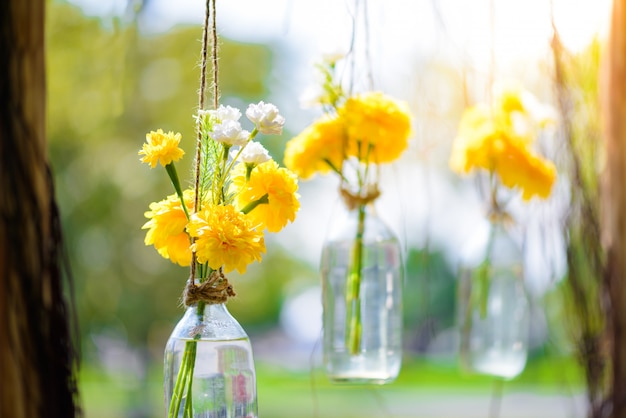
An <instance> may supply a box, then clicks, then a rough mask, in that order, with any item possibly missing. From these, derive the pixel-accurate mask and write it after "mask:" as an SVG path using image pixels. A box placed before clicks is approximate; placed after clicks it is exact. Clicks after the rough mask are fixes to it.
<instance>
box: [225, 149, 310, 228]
mask: <svg viewBox="0 0 626 418" xmlns="http://www.w3.org/2000/svg"><path fill="white" fill-rule="evenodd" d="M232 180H233V183H232V185H231V191H232V192H233V193H234V194H235V206H236V207H237V209H238V210H244V209H245V208H246V207H250V205H251V204H253V205H254V204H255V203H256V202H260V204H258V205H256V206H254V208H253V209H252V210H251V211H250V212H248V217H249V218H250V219H251V220H252V222H253V223H254V224H260V225H261V226H262V227H263V228H267V230H268V231H269V232H278V231H280V230H281V229H283V228H284V227H285V225H287V223H288V222H293V221H294V219H295V218H296V212H297V211H298V209H300V202H299V201H298V198H299V195H298V193H297V191H298V180H297V177H296V175H295V174H294V173H292V172H291V171H289V170H287V169H285V168H282V167H280V166H279V165H278V164H277V163H276V162H275V161H274V160H270V161H267V162H265V163H262V164H259V165H257V166H256V167H255V168H254V169H253V170H252V173H251V174H250V179H249V180H248V181H246V168H245V164H239V165H238V166H237V168H236V169H235V170H234V171H233V177H232Z"/></svg>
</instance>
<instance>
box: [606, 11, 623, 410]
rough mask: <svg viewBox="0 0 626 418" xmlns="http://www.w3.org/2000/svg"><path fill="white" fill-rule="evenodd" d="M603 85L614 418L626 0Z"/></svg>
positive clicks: (614, 24)
mask: <svg viewBox="0 0 626 418" xmlns="http://www.w3.org/2000/svg"><path fill="white" fill-rule="evenodd" d="M605 59H606V61H605V66H604V74H603V76H604V79H603V84H602V98H603V109H602V110H603V121H604V134H605V138H606V166H605V171H604V173H603V178H602V182H603V183H602V215H603V219H602V221H603V222H602V239H603V244H604V246H605V249H606V252H607V267H606V273H605V283H606V285H607V288H608V293H609V300H610V303H611V305H610V306H611V309H610V312H611V314H610V318H609V321H610V325H609V326H610V334H611V337H612V338H611V340H612V345H611V361H612V379H611V380H612V382H611V383H612V391H611V405H612V410H613V411H612V417H613V418H626V0H615V1H614V2H613V11H612V15H611V30H610V34H609V40H608V45H607V50H606V56H605Z"/></svg>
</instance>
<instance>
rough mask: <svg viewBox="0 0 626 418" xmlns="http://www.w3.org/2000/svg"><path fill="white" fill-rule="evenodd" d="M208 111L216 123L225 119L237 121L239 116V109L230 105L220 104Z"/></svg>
mask: <svg viewBox="0 0 626 418" xmlns="http://www.w3.org/2000/svg"><path fill="white" fill-rule="evenodd" d="M210 112H211V116H213V117H214V118H215V120H216V121H217V122H218V123H219V122H224V121H227V120H233V121H238V120H239V118H241V111H240V110H239V109H237V108H235V107H232V106H224V105H220V106H219V107H218V108H217V109H216V110H211V111H210Z"/></svg>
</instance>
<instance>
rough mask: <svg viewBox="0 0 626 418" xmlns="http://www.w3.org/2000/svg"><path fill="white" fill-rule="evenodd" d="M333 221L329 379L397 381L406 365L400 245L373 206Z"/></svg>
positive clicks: (326, 291)
mask: <svg viewBox="0 0 626 418" xmlns="http://www.w3.org/2000/svg"><path fill="white" fill-rule="evenodd" d="M333 220H334V224H333V225H331V229H330V231H329V234H328V236H327V240H326V243H325V244H324V247H323V250H322V259H321V276H322V289H323V306H324V314H323V328H324V344H323V347H324V363H325V366H326V371H327V374H328V376H329V378H330V379H331V380H332V381H335V382H354V383H376V384H382V383H388V382H391V381H393V380H394V379H395V378H396V377H397V375H398V372H399V370H400V365H401V361H402V280H403V265H402V260H401V252H400V246H399V243H398V240H397V239H396V238H395V236H394V235H393V233H392V232H391V231H390V230H389V228H387V226H386V225H385V224H384V223H383V222H382V221H381V220H380V218H378V216H377V215H376V213H375V211H374V208H373V205H372V204H371V203H370V204H359V205H356V207H354V208H352V209H349V210H348V211H347V213H345V211H344V213H343V214H342V216H338V217H334V218H333Z"/></svg>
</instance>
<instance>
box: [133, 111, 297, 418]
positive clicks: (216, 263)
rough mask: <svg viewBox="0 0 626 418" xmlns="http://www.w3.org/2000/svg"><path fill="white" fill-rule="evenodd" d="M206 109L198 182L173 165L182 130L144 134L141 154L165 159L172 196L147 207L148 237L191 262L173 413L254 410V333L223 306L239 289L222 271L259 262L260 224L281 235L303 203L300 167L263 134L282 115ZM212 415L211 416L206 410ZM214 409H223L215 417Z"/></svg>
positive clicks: (169, 404) (176, 345)
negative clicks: (288, 164)
mask: <svg viewBox="0 0 626 418" xmlns="http://www.w3.org/2000/svg"><path fill="white" fill-rule="evenodd" d="M246 116H247V117H248V119H249V120H250V121H251V122H252V123H253V125H254V127H253V129H252V131H251V132H248V131H246V130H244V129H242V126H241V123H240V121H239V119H240V118H241V112H240V111H239V110H238V109H236V108H233V107H230V106H219V107H218V108H217V109H215V110H200V111H198V113H197V114H196V115H195V120H196V127H197V130H198V143H197V155H196V167H195V174H196V176H195V178H194V187H193V189H185V190H183V187H182V186H181V184H180V181H179V177H178V173H177V171H176V167H175V162H176V161H178V160H179V159H181V158H182V157H183V155H184V151H183V150H182V149H181V148H180V147H179V143H180V140H181V135H180V134H178V133H173V132H168V133H166V132H164V131H162V130H160V129H159V130H157V131H152V132H150V133H148V134H147V135H146V143H145V144H144V145H143V149H141V150H140V151H139V154H140V155H141V156H142V158H141V161H142V162H145V163H147V164H149V165H150V167H156V166H157V165H162V166H163V167H165V170H166V172H167V174H168V175H169V178H170V180H171V183H172V185H173V186H174V191H175V193H174V194H172V195H170V196H168V197H166V198H165V199H163V200H161V201H159V202H155V203H152V204H150V210H149V211H147V212H146V213H145V216H146V217H147V218H148V221H147V222H146V223H145V225H144V226H143V228H144V229H147V233H146V237H145V243H146V245H153V246H154V248H155V249H156V250H157V251H158V253H159V254H160V255H161V256H163V257H164V258H166V259H169V260H170V261H172V262H173V263H176V264H179V265H181V266H190V270H191V274H190V278H189V280H188V282H187V285H186V287H185V291H184V294H183V302H184V304H185V306H187V307H188V308H187V312H186V314H185V316H184V317H183V319H182V320H181V322H179V324H178V325H177V326H176V328H175V330H174V332H173V333H172V336H171V337H170V340H169V341H168V345H167V348H166V352H165V395H166V396H165V399H166V409H167V416H168V417H170V418H173V417H185V418H187V417H189V418H190V417H195V416H223V417H256V415H257V406H256V384H255V380H254V365H253V362H252V353H251V349H250V344H249V340H248V338H247V335H246V334H245V332H244V331H243V329H242V328H241V326H240V325H239V324H238V323H237V322H236V321H235V320H234V318H232V316H230V314H229V313H228V311H227V310H226V308H225V306H224V303H225V302H226V301H227V300H228V298H229V297H231V296H234V295H235V292H234V290H233V287H232V285H231V284H230V283H229V281H228V279H227V277H226V274H227V273H229V272H231V271H233V270H237V271H238V272H239V273H245V271H246V268H247V266H248V265H249V264H250V263H252V262H254V261H261V256H262V254H263V253H264V252H265V241H264V231H266V230H267V231H269V232H278V231H280V230H281V229H282V228H283V227H284V226H285V225H286V224H287V223H289V222H292V221H293V220H294V219H295V215H296V212H297V211H298V209H299V201H298V197H299V196H298V194H297V189H298V184H297V178H296V176H295V174H293V173H292V172H290V171H289V170H287V169H286V168H284V167H280V166H279V165H278V164H277V163H276V162H275V161H274V160H272V158H271V157H270V155H269V153H268V152H267V150H266V149H265V148H264V147H263V146H262V145H261V144H260V143H259V142H257V141H255V139H256V137H257V136H258V134H267V135H271V134H280V133H281V132H282V128H283V124H284V118H283V117H282V116H281V115H280V114H279V112H278V109H277V108H276V107H275V106H274V105H272V104H267V103H263V102H260V103H258V104H251V105H250V106H249V107H248V108H247V110H246ZM206 414H208V415H206ZM213 414H217V415H213Z"/></svg>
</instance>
